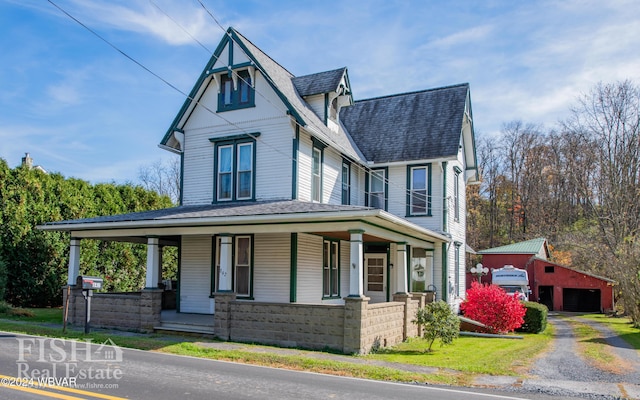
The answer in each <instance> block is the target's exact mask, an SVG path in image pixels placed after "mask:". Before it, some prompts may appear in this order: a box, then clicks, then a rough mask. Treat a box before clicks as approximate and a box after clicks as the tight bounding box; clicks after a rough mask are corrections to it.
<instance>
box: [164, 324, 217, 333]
mask: <svg viewBox="0 0 640 400" xmlns="http://www.w3.org/2000/svg"><path fill="white" fill-rule="evenodd" d="M153 329H154V330H155V331H166V332H186V333H199V334H203V335H213V334H214V333H215V332H214V329H213V326H211V325H199V324H193V323H184V322H162V323H161V324H160V325H158V326H154V327H153Z"/></svg>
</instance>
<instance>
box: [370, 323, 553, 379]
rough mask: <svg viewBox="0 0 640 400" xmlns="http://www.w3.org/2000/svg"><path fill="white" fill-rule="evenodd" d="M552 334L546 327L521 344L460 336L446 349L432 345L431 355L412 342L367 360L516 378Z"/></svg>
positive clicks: (416, 340) (421, 343)
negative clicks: (543, 330)
mask: <svg viewBox="0 0 640 400" xmlns="http://www.w3.org/2000/svg"><path fill="white" fill-rule="evenodd" d="M552 334H553V330H552V329H551V327H550V326H549V327H548V328H547V329H546V330H545V332H543V333H540V334H524V335H523V336H524V340H512V339H499V338H481V337H468V336H461V337H459V338H458V339H456V340H455V341H454V342H453V344H451V345H449V346H444V347H438V346H437V344H436V346H435V347H434V349H435V350H436V351H434V352H431V353H426V352H424V350H425V349H426V348H427V342H426V341H425V340H424V339H421V338H414V339H410V340H408V341H406V342H404V343H401V344H399V345H397V346H395V347H393V348H390V349H383V350H381V351H380V352H379V353H377V354H371V355H368V356H367V357H368V358H371V359H376V360H381V361H388V362H396V363H404V364H414V365H421V366H431V367H437V368H448V369H452V370H456V371H461V372H465V373H472V374H487V375H509V376H518V375H522V374H525V373H526V371H527V370H528V369H529V367H530V366H531V364H532V362H533V360H534V359H535V357H536V356H537V355H539V354H541V353H542V352H543V351H544V350H545V349H546V348H547V347H548V345H549V344H550V342H551V339H552Z"/></svg>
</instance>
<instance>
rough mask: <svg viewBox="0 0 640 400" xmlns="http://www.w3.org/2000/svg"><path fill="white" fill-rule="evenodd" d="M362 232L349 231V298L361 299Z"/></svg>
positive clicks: (362, 291) (362, 271) (362, 292)
mask: <svg viewBox="0 0 640 400" xmlns="http://www.w3.org/2000/svg"><path fill="white" fill-rule="evenodd" d="M363 233H364V231H363V230H360V229H357V230H350V231H349V234H350V235H351V240H350V242H351V258H350V262H349V297H363V296H364V290H363V279H364V267H363V262H364V260H363V258H364V257H363V254H364V251H363V247H364V245H363V242H362V234H363Z"/></svg>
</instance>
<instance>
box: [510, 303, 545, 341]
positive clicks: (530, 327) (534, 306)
mask: <svg viewBox="0 0 640 400" xmlns="http://www.w3.org/2000/svg"><path fill="white" fill-rule="evenodd" d="M522 305H523V306H525V308H526V309H527V313H526V314H525V315H524V324H522V326H521V327H520V328H518V329H517V331H518V332H529V333H540V332H543V331H544V330H545V329H546V328H547V313H548V312H549V309H548V308H547V306H545V305H544V304H540V303H536V302H533V301H523V302H522Z"/></svg>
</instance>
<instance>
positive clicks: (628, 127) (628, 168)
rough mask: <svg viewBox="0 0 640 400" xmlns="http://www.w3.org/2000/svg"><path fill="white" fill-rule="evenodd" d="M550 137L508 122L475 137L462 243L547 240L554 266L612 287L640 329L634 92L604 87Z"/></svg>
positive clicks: (621, 85) (639, 147) (639, 153)
mask: <svg viewBox="0 0 640 400" xmlns="http://www.w3.org/2000/svg"><path fill="white" fill-rule="evenodd" d="M568 115H569V117H568V118H566V119H565V120H563V121H560V122H559V123H558V125H557V126H556V127H554V128H552V129H544V128H543V127H542V126H540V125H536V124H532V123H524V122H522V121H513V122H509V123H506V124H504V125H503V128H502V131H501V135H499V136H498V137H481V138H479V140H478V143H477V156H478V160H479V163H480V167H481V174H482V183H481V184H480V185H479V186H476V187H471V188H469V190H468V197H467V202H468V204H467V209H468V217H467V223H468V230H467V235H468V242H469V245H470V246H472V247H474V248H476V249H486V248H491V247H495V246H500V245H504V244H510V243H515V242H519V241H522V240H527V239H532V238H536V237H545V238H547V239H548V240H549V242H550V243H551V244H552V245H553V246H554V249H553V250H554V251H553V257H554V261H556V262H558V263H560V264H564V265H568V266H574V267H576V268H579V269H582V270H586V271H589V272H593V273H596V274H599V275H602V276H606V277H609V278H611V279H614V280H616V281H617V291H616V292H617V293H618V295H619V298H620V300H621V301H622V303H623V304H624V309H625V312H626V313H627V314H628V315H630V316H631V317H632V319H633V321H634V323H635V324H636V325H640V243H639V242H638V240H639V239H640V238H639V237H638V234H639V229H640V87H639V86H637V85H636V84H634V83H633V82H631V81H622V82H617V83H612V84H604V83H600V84H598V85H596V86H595V87H593V89H592V90H591V91H590V92H589V93H587V94H584V95H582V96H580V97H579V98H578V99H577V100H576V102H575V104H574V105H573V106H572V107H571V109H570V110H569V113H568Z"/></svg>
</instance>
